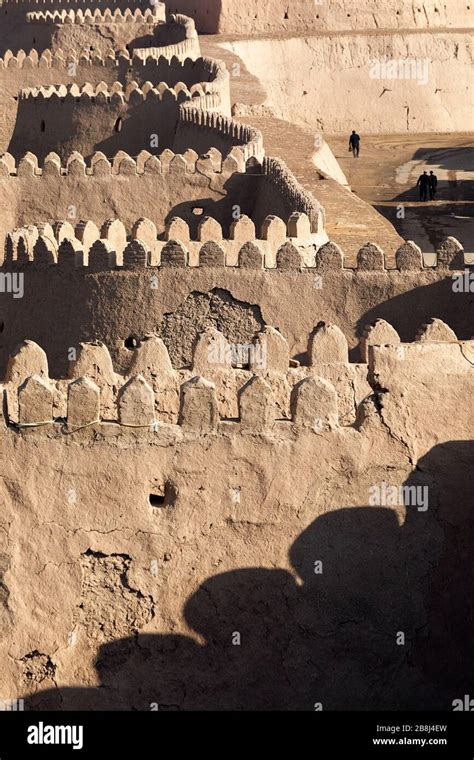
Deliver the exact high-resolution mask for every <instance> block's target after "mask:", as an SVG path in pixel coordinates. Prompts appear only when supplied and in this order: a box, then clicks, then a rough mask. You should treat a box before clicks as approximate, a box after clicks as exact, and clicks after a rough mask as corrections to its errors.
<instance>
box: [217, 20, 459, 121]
mask: <svg viewBox="0 0 474 760" xmlns="http://www.w3.org/2000/svg"><path fill="white" fill-rule="evenodd" d="M224 45H225V46H227V47H229V48H230V49H232V50H233V51H235V52H236V53H237V55H239V56H240V57H241V58H242V59H243V61H244V62H245V65H246V66H247V68H248V69H249V70H250V71H251V73H252V74H254V75H255V76H256V77H257V78H258V79H259V80H260V82H261V84H262V86H263V88H264V89H265V91H266V93H267V98H266V100H265V103H266V104H267V105H269V106H271V107H272V109H273V110H274V111H275V113H276V114H277V115H278V116H280V117H281V118H284V119H288V120H289V121H297V122H298V123H300V124H303V125H307V126H310V127H311V128H313V129H315V130H323V131H326V132H336V133H337V132H347V131H348V130H349V131H350V130H351V129H353V128H357V129H358V130H359V131H360V132H362V131H363V132H366V133H367V132H374V133H376V132H397V133H403V132H406V131H409V132H433V131H434V132H453V131H458V132H462V131H468V130H469V129H470V128H471V123H472V115H471V103H472V77H471V74H470V72H471V69H472V64H473V51H472V44H471V39H470V35H469V34H460V33H459V34H458V33H455V32H452V33H443V32H439V33H437V34H436V35H433V34H430V33H429V32H426V31H423V32H421V31H420V32H419V33H416V34H384V33H383V32H379V33H378V34H376V35H365V34H364V33H363V32H360V31H359V33H358V34H357V35H352V34H347V35H346V34H332V35H331V36H319V37H318V36H311V37H294V38H277V39H260V40H258V39H251V40H235V41H232V42H225V43H224ZM387 61H395V62H399V63H395V68H393V70H392V71H390V69H389V68H388V69H385V70H384V69H383V68H382V67H381V66H380V64H382V63H383V62H387ZM374 62H375V64H374ZM377 62H378V64H379V67H378V68H377V65H376V64H377ZM361 77H365V86H364V88H363V92H360V91H358V94H357V97H355V96H354V92H355V91H356V88H359V87H360V81H361ZM460 93H462V94H461V95H460ZM348 102H349V103H350V109H348V108H347V103H348Z"/></svg>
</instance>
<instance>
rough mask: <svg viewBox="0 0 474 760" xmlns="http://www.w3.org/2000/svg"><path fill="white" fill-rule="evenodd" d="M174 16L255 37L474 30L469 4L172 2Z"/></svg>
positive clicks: (459, 0)
mask: <svg viewBox="0 0 474 760" xmlns="http://www.w3.org/2000/svg"><path fill="white" fill-rule="evenodd" d="M172 8H173V10H175V9H176V10H178V11H180V12H181V13H186V14H188V15H189V16H191V17H192V18H194V19H195V20H196V25H197V28H198V31H199V32H203V33H207V34H215V33H216V32H222V33H231V34H255V33H257V32H282V31H291V32H295V31H296V32H308V31H315V30H329V31H339V30H342V29H347V30H354V29H357V30H374V31H377V30H378V29H410V28H414V29H416V28H419V27H421V28H426V27H433V29H436V28H439V27H445V26H447V27H461V28H462V27H464V28H469V27H470V26H471V25H472V9H471V7H470V4H469V2H466V1H465V0H449V2H439V0H423V1H422V2H420V1H419V0H403V2H398V3H396V2H394V3H389V2H380V0H361V2H359V3H357V5H355V4H354V3H353V2H352V1H351V0H326V1H325V2H323V3H318V2H307V0H294V2H291V3H289V2H288V0H267V2H265V3H263V2H261V1H260V0H249V1H248V2H246V3H242V4H240V3H235V2H234V0H204V1H203V0H174V2H173V5H172Z"/></svg>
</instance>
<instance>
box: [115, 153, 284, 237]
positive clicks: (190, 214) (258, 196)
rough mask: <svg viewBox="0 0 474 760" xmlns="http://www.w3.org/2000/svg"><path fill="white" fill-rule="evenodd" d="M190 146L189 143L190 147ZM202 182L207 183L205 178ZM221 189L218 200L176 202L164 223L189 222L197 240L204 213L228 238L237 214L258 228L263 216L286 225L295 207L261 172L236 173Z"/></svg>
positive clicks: (191, 231)
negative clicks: (214, 221)
mask: <svg viewBox="0 0 474 760" xmlns="http://www.w3.org/2000/svg"><path fill="white" fill-rule="evenodd" d="M194 147H195V146H194V145H192V144H191V145H190V148H193V149H194ZM196 147H197V146H196ZM101 150H103V148H102V149H101ZM206 184H211V182H210V180H209V179H206ZM222 189H223V191H225V195H224V194H223V197H222V198H220V199H219V200H214V199H213V198H209V197H202V198H197V199H193V200H192V201H189V202H187V201H185V202H182V203H178V204H176V205H175V206H173V208H171V209H170V210H169V212H168V213H167V215H166V217H165V224H166V223H168V222H169V221H170V220H171V219H173V217H175V216H178V217H180V218H181V219H184V221H185V222H186V223H187V224H188V225H189V231H190V235H191V239H192V240H197V235H198V227H199V222H201V221H202V218H203V217H204V216H211V217H212V218H213V219H216V220H217V221H218V222H219V224H220V225H221V226H222V233H223V237H224V239H229V238H230V228H231V226H232V224H233V223H234V222H235V221H236V219H238V218H239V215H241V216H243V215H245V216H248V217H249V218H250V219H251V220H252V221H253V223H254V224H255V228H256V230H257V231H259V230H261V228H262V225H263V223H264V221H265V219H266V218H267V216H269V215H273V216H278V217H280V219H283V221H284V222H285V224H287V223H288V220H289V218H290V216H291V214H292V213H293V211H294V210H295V209H294V206H293V205H292V203H291V201H288V200H285V198H284V197H283V195H282V193H280V191H279V189H278V187H277V186H275V185H274V184H272V183H271V181H270V180H269V178H268V177H267V176H266V175H263V174H252V173H249V172H248V173H245V174H242V173H239V172H236V173H235V174H231V176H230V177H229V178H228V179H227V180H226V181H225V183H224V185H223V188H222Z"/></svg>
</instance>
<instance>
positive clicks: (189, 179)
mask: <svg viewBox="0 0 474 760" xmlns="http://www.w3.org/2000/svg"><path fill="white" fill-rule="evenodd" d="M216 118H217V117H216ZM226 125H227V127H229V128H230V130H231V129H232V127H233V122H231V121H230V120H229V121H225V124H224V126H226ZM235 126H237V127H238V128H240V126H239V125H235ZM186 131H187V132H188V133H189V134H194V135H195V140H196V142H199V141H201V140H206V141H208V142H209V141H212V139H213V135H214V134H215V133H216V132H217V131H218V130H216V129H207V128H203V127H201V126H200V125H195V127H194V129H193V125H192V124H186ZM181 136H182V133H181ZM180 139H181V138H180ZM239 139H240V140H241V141H242V140H243V139H244V138H238V137H233V136H229V135H227V134H225V133H224V134H223V138H222V142H224V141H226V140H229V141H230V142H229V145H228V149H227V151H226V152H225V154H224V155H225V156H226V157H224V156H223V155H222V154H221V153H220V152H219V151H218V150H216V149H210V150H209V151H208V152H207V153H206V154H204V155H201V156H198V153H197V152H196V151H194V150H192V149H188V150H186V151H185V153H184V154H182V155H180V154H177V155H175V154H174V153H173V152H172V151H170V150H169V149H167V150H165V151H163V152H162V153H160V155H159V156H152V155H151V154H150V153H149V152H148V151H140V153H139V154H138V156H137V159H136V161H135V160H134V159H132V158H131V156H130V155H128V154H127V153H125V152H124V151H119V152H118V153H117V154H116V155H115V156H114V159H113V161H112V162H109V161H108V160H107V158H106V157H105V155H104V154H103V153H102V152H97V153H94V155H93V156H92V157H91V161H90V164H91V165H90V167H86V164H85V162H84V160H83V157H82V155H81V154H79V153H77V152H74V153H72V154H71V155H70V156H69V157H68V159H67V162H66V166H65V167H62V166H61V161H60V158H59V156H58V155H57V154H50V155H49V156H47V157H46V158H47V160H45V162H44V164H43V167H42V168H41V169H39V168H38V161H37V158H36V156H34V155H33V154H26V156H25V157H24V159H22V160H21V161H20V162H19V163H18V164H16V163H15V160H14V159H13V157H12V156H11V155H10V156H7V155H4V156H3V157H2V159H1V161H0V169H2V170H3V171H2V177H1V179H0V183H1V184H2V186H3V190H4V215H3V217H2V220H1V221H0V234H1V233H3V236H4V237H3V240H5V239H6V238H5V236H6V235H7V234H8V232H11V231H12V230H13V229H16V228H18V227H19V226H21V227H25V226H29V225H31V224H34V223H35V222H38V220H41V219H49V220H51V221H53V220H54V219H55V218H58V217H61V216H62V217H63V219H64V218H65V217H66V218H69V219H70V220H71V222H72V223H73V224H74V226H77V225H79V223H80V221H81V220H84V221H85V220H88V221H92V222H93V223H94V224H95V225H97V226H98V227H99V229H102V227H103V225H104V223H105V222H106V221H107V220H110V219H111V218H114V217H115V218H116V217H119V218H120V221H118V224H119V225H122V223H123V224H124V225H125V227H126V228H127V229H128V230H131V229H132V227H133V225H134V223H135V222H136V221H137V220H138V219H143V218H146V219H149V220H150V221H151V222H152V225H153V229H154V237H155V242H156V236H157V234H158V235H159V236H162V235H163V233H165V230H166V228H167V225H168V223H169V222H170V220H172V219H173V218H174V217H179V218H181V219H182V220H184V222H185V223H186V225H187V226H188V235H189V233H190V234H191V235H192V237H193V239H196V236H197V231H198V227H199V225H200V224H201V223H202V222H203V221H204V220H205V219H206V218H209V217H211V218H212V219H214V220H215V221H216V222H218V223H219V224H220V225H221V227H222V232H221V236H222V234H223V235H224V236H225V237H228V236H229V234H230V231H231V229H232V227H233V226H235V225H236V224H238V223H239V221H240V226H243V227H245V225H244V224H243V219H244V218H246V217H250V219H248V221H249V222H250V228H249V229H248V230H247V236H242V235H241V236H240V237H236V240H241V242H242V243H243V242H246V241H248V240H253V239H254V238H255V234H256V233H255V227H256V228H257V229H258V230H260V229H261V228H262V226H263V225H264V223H265V220H266V219H267V217H268V216H271V215H273V216H278V217H280V218H281V219H282V220H283V222H284V223H285V224H287V223H288V222H289V220H290V217H291V216H292V214H293V213H294V212H295V211H296V212H300V213H305V214H307V216H308V217H309V219H310V226H309V229H310V231H312V232H315V233H320V234H319V237H317V238H316V239H315V242H318V244H321V243H323V242H326V241H327V237H325V236H324V209H323V208H322V206H321V205H320V204H319V203H318V201H317V200H316V199H315V198H314V197H313V196H312V195H310V194H309V193H307V192H306V191H305V190H304V188H302V187H301V186H300V185H299V183H298V182H297V180H296V179H295V177H294V176H293V175H292V173H291V172H290V171H289V170H288V169H287V167H286V166H285V164H284V163H283V162H281V161H278V160H274V159H264V161H263V162H262V164H259V163H258V162H257V163H256V162H254V161H253V159H251V160H250V161H249V162H246V161H245V157H244V152H245V151H246V150H253V149H254V148H255V147H256V144H255V143H247V144H244V145H243V146H234V147H233V148H232V149H231V142H232V141H234V142H236V141H237V140H239ZM227 154H228V155H227ZM10 172H11V173H10ZM32 188H35V189H36V190H37V191H36V192H32ZM238 217H239V218H238ZM250 220H252V221H250ZM254 225H255V226H254ZM46 226H47V227H48V226H49V229H51V227H50V225H49V223H46ZM96 229H97V228H96ZM249 230H250V232H249ZM175 234H176V235H177V236H178V237H179V238H181V234H178V233H177V232H176V233H175ZM292 236H294V237H299V235H298V234H294V235H292ZM26 237H29V236H26ZM50 237H51V234H50ZM182 239H183V242H185V241H186V238H182ZM208 239H211V238H208ZM212 239H213V238H212ZM216 239H218V238H216ZM33 242H34V241H33ZM114 242H115V241H114ZM144 242H145V243H147V244H148V245H149V247H150V248H151V249H153V244H152V243H151V242H150V241H149V240H148V238H147V239H146V240H144ZM311 242H314V241H312V240H311V238H310V239H309V240H308V243H311ZM84 252H85V253H86V252H87V251H86V250H84ZM30 253H32V251H30ZM121 253H122V251H121V250H117V254H118V256H120V255H121Z"/></svg>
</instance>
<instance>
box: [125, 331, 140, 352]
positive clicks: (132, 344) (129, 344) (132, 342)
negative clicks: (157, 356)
mask: <svg viewBox="0 0 474 760" xmlns="http://www.w3.org/2000/svg"><path fill="white" fill-rule="evenodd" d="M123 345H124V346H125V348H129V349H130V350H132V349H134V348H136V347H137V346H138V340H137V338H136V337H135V336H134V335H129V336H128V338H125V340H124V342H123Z"/></svg>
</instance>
